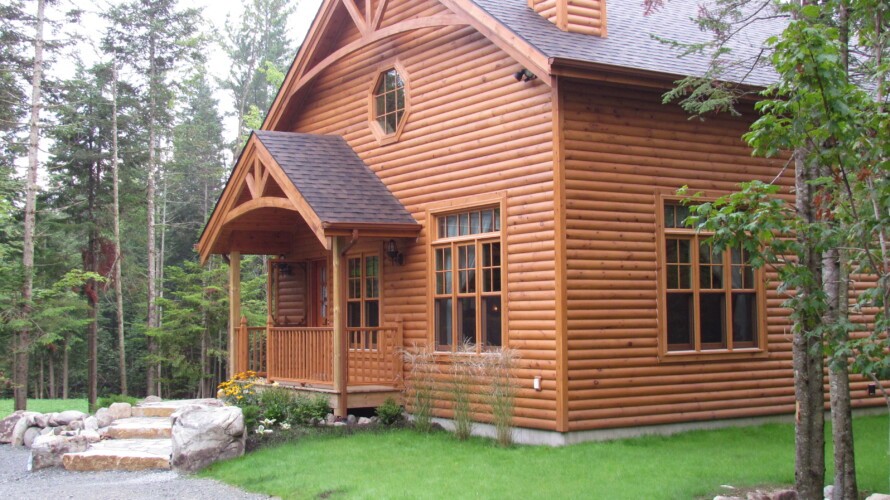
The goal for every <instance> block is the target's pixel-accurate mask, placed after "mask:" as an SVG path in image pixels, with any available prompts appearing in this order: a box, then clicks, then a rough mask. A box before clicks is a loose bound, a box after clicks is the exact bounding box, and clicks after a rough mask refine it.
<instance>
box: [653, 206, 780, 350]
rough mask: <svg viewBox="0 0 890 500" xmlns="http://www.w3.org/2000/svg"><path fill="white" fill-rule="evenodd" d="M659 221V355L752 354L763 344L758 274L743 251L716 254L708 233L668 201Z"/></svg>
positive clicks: (726, 251)
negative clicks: (695, 227)
mask: <svg viewBox="0 0 890 500" xmlns="http://www.w3.org/2000/svg"><path fill="white" fill-rule="evenodd" d="M663 208H664V210H663V212H662V217H661V224H660V226H661V230H662V231H661V232H662V235H661V236H662V237H661V241H662V253H661V257H662V259H661V262H660V266H659V268H660V272H661V276H660V281H659V283H660V290H659V295H660V301H659V303H660V311H659V312H660V319H661V325H660V326H661V331H662V344H666V350H665V349H664V346H663V345H662V346H660V347H661V349H660V352H663V353H665V352H666V353H673V352H685V353H700V352H723V353H728V352H733V351H738V352H751V351H752V350H757V348H758V347H760V346H762V345H763V342H764V338H763V334H764V332H763V329H764V328H763V326H762V324H761V323H762V321H761V319H762V312H761V311H762V307H761V305H760V303H761V298H762V295H763V294H762V292H761V290H760V286H759V283H760V281H761V280H760V273H758V272H757V271H755V270H754V268H753V267H752V266H751V264H750V262H749V259H748V255H747V254H746V252H745V251H744V250H742V249H741V248H731V249H727V250H723V251H716V250H715V249H714V247H713V246H711V245H709V244H708V243H707V242H706V241H705V240H707V238H708V236H709V234H708V233H696V232H695V231H694V230H693V229H691V228H687V227H686V226H685V225H684V224H683V221H684V219H686V217H688V216H689V209H688V207H685V206H682V205H680V204H679V203H678V202H677V201H675V200H666V201H665V202H664V205H663Z"/></svg>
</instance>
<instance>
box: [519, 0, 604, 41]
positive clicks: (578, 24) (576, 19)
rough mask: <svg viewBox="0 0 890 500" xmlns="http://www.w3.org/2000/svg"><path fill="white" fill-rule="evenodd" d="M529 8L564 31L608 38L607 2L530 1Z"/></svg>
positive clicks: (593, 0)
mask: <svg viewBox="0 0 890 500" xmlns="http://www.w3.org/2000/svg"><path fill="white" fill-rule="evenodd" d="M528 6H529V8H531V9H533V10H534V11H535V12H537V13H538V14H540V15H541V16H542V17H544V19H547V20H548V21H550V22H551V23H553V24H555V25H556V26H557V27H558V28H559V29H561V30H563V31H571V32H573V33H584V34H585V35H596V36H601V37H603V38H605V37H606V0H528Z"/></svg>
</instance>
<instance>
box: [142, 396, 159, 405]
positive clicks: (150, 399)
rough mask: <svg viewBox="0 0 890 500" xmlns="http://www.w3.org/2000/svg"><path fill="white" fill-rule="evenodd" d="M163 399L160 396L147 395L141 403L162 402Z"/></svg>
mask: <svg viewBox="0 0 890 500" xmlns="http://www.w3.org/2000/svg"><path fill="white" fill-rule="evenodd" d="M161 401H162V400H161V398H159V397H158V396H146V397H145V399H143V400H142V401H140V403H160V402H161Z"/></svg>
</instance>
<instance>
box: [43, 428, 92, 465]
mask: <svg viewBox="0 0 890 500" xmlns="http://www.w3.org/2000/svg"><path fill="white" fill-rule="evenodd" d="M89 446H90V444H89V442H88V441H87V439H86V438H85V437H83V436H72V437H63V436H53V435H48V436H38V437H37V438H36V439H34V443H33V444H32V446H31V456H30V457H29V458H28V470H29V471H35V470H40V469H45V468H47V467H54V466H61V465H62V455H64V454H65V453H76V452H80V451H86V449H87V448H88V447H89Z"/></svg>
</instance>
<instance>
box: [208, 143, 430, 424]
mask: <svg viewBox="0 0 890 500" xmlns="http://www.w3.org/2000/svg"><path fill="white" fill-rule="evenodd" d="M419 231H420V225H419V224H418V223H417V222H416V221H414V219H413V217H411V215H410V214H409V213H408V212H407V211H406V210H405V208H404V207H403V206H402V205H401V203H399V201H398V200H397V199H396V198H395V197H394V196H393V195H392V194H391V193H390V192H389V190H388V189H387V188H386V186H385V185H384V184H383V183H382V182H381V181H380V180H379V178H377V176H376V175H375V174H374V173H373V172H372V171H371V170H370V169H369V168H368V167H367V166H366V165H365V164H364V163H363V162H362V160H361V159H360V158H359V157H358V156H357V155H356V154H355V152H354V151H353V150H352V149H351V148H350V147H349V145H348V144H347V143H346V141H345V140H343V139H342V138H341V137H339V136H323V135H312V134H297V133H285V132H270V131H257V132H255V133H254V134H253V135H251V137H250V139H249V140H248V143H247V145H246V146H245V149H244V151H243V152H242V154H241V157H240V158H239V160H238V163H237V164H236V166H235V170H234V172H233V173H232V176H231V178H230V179H229V181H228V183H227V185H226V188H225V190H224V191H223V194H222V196H221V197H220V200H219V202H218V203H217V206H216V208H215V209H214V212H213V214H212V215H211V218H210V220H209V221H208V223H207V226H206V227H205V230H204V233H203V234H202V236H201V240H200V242H199V244H198V251H199V253H200V254H201V258H202V260H206V259H207V258H208V257H209V256H210V255H212V254H221V255H223V256H224V258H226V260H227V261H228V263H229V324H230V334H229V372H230V374H235V373H240V372H242V371H246V370H252V371H255V372H258V373H262V374H264V376H265V377H266V378H267V379H268V380H269V381H270V382H277V383H278V384H279V385H281V386H286V387H290V388H293V389H294V390H298V391H306V392H315V393H320V394H325V395H327V396H328V397H329V401H330V404H331V407H332V408H334V410H335V413H336V414H337V415H340V416H345V415H346V412H347V410H348V409H349V408H357V407H369V406H378V405H380V404H381V403H382V402H383V401H384V400H385V399H386V398H387V397H390V396H393V395H397V393H398V392H399V390H400V387H401V374H402V364H401V356H400V352H401V349H402V326H401V321H400V319H399V318H386V317H384V316H383V314H382V310H381V303H382V300H383V290H384V286H383V278H384V277H383V275H382V268H383V263H384V258H385V257H386V256H387V255H388V252H387V248H386V247H392V246H394V245H395V244H396V241H398V242H399V244H405V243H407V242H410V241H413V240H414V239H415V238H416V237H417V234H418V233H419ZM389 253H392V252H391V250H390V252H389ZM249 254H253V255H265V256H274V257H271V258H269V259H268V261H267V262H268V266H267V269H268V275H267V276H268V278H267V284H266V286H267V288H266V292H267V294H266V296H267V311H266V312H267V319H266V321H265V324H248V322H247V320H246V318H245V317H243V316H242V314H241V257H242V256H243V255H249ZM392 262H393V263H394V262H395V260H394V259H393V260H392Z"/></svg>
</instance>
